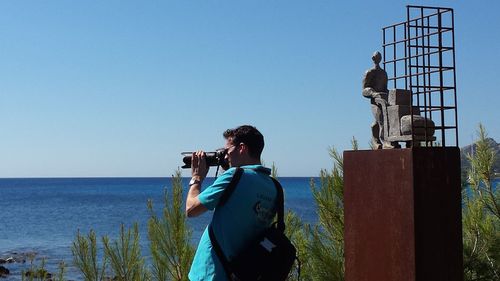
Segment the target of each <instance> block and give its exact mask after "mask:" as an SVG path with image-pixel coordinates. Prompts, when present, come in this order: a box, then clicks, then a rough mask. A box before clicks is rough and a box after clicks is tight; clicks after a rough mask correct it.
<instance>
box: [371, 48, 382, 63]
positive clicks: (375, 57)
mask: <svg viewBox="0 0 500 281" xmlns="http://www.w3.org/2000/svg"><path fill="white" fill-rule="evenodd" d="M372 60H373V63H375V64H376V65H378V64H379V63H380V61H381V60H382V55H381V54H380V52H379V51H376V52H375V53H373V56H372Z"/></svg>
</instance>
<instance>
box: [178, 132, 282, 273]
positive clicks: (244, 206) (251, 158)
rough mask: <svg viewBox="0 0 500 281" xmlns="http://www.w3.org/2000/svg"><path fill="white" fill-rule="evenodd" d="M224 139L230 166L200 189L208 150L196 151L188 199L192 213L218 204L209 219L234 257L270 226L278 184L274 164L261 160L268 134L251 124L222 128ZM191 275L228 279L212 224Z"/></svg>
mask: <svg viewBox="0 0 500 281" xmlns="http://www.w3.org/2000/svg"><path fill="white" fill-rule="evenodd" d="M223 136H224V138H225V139H226V143H225V146H224V147H225V152H226V156H225V159H226V160H227V161H228V163H229V166H230V167H231V168H230V169H228V170H227V171H226V172H224V173H223V174H222V175H221V176H219V177H218V178H217V179H216V180H215V182H214V183H213V184H212V185H211V186H209V187H207V188H206V189H205V190H203V192H201V190H200V189H201V184H202V182H203V180H204V179H205V177H206V175H207V172H208V167H207V165H206V161H205V153H204V152H203V151H197V152H195V153H193V155H192V165H191V174H192V179H191V182H190V186H189V192H188V195H187V199H186V214H187V216H188V217H193V216H198V215H200V214H203V213H204V212H206V211H207V210H214V209H215V212H214V214H213V217H212V221H211V225H212V227H213V231H214V234H215V237H216V239H217V241H218V243H219V244H220V246H221V248H222V251H223V253H224V254H225V256H226V257H227V259H228V260H231V259H232V257H234V256H235V255H236V254H237V253H238V252H239V251H240V250H242V249H243V248H244V247H245V245H246V244H247V243H249V242H250V241H252V240H253V239H254V238H256V237H257V236H258V235H259V234H261V233H262V232H263V231H264V230H265V229H266V228H268V227H269V226H270V225H271V223H272V220H273V218H274V215H275V213H276V202H275V201H276V196H277V195H276V188H275V186H274V183H273V181H272V180H271V178H270V174H271V170H270V169H269V168H265V167H263V166H262V165H261V161H260V155H261V153H262V150H263V149H264V137H263V136H262V134H261V133H260V132H259V131H258V130H257V129H256V128H255V127H253V126H248V125H244V126H240V127H237V128H235V129H229V130H227V131H226V132H224V134H223ZM236 167H241V168H243V174H242V175H241V178H240V180H239V182H238V185H237V187H236V189H235V190H234V192H233V193H232V195H231V197H229V200H228V201H227V202H226V203H225V204H224V205H223V206H221V207H219V208H217V204H218V203H219V199H220V197H221V196H222V194H223V193H224V191H225V189H226V187H227V186H228V185H229V183H230V181H231V179H232V177H233V175H234V173H235V171H236ZM189 279H190V280H191V281H199V280H216V281H219V280H221V281H226V280H228V278H227V276H226V273H225V272H224V268H223V267H222V264H221V263H220V261H219V259H218V257H217V255H216V253H215V252H214V250H213V249H212V244H211V243H210V237H209V235H208V227H207V228H206V229H205V231H204V233H203V235H202V237H201V239H200V243H199V245H198V249H197V250H196V254H195V256H194V260H193V264H192V265H191V270H190V272H189Z"/></svg>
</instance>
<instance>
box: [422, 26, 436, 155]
mask: <svg viewBox="0 0 500 281" xmlns="http://www.w3.org/2000/svg"><path fill="white" fill-rule="evenodd" d="M429 23H430V18H427V26H429ZM429 31H430V29H429V28H427V46H428V45H430V44H431V35H429ZM430 51H431V50H430V48H427V53H429V52H430ZM424 59H425V58H424ZM427 64H428V65H429V67H428V70H430V69H431V68H436V66H431V65H430V64H431V55H430V54H427ZM424 70H425V69H424ZM431 78H432V77H431V73H429V72H427V81H428V82H429V85H432V84H431ZM427 89H428V90H427V93H428V95H429V105H431V106H432V90H430V91H429V89H431V88H427ZM429 118H430V119H431V120H432V110H429ZM426 131H427V130H426ZM431 146H432V145H431Z"/></svg>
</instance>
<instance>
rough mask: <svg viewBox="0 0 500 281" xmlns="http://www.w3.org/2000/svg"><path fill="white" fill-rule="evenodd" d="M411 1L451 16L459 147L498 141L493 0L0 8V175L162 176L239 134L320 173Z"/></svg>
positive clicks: (365, 128)
mask: <svg viewBox="0 0 500 281" xmlns="http://www.w3.org/2000/svg"><path fill="white" fill-rule="evenodd" d="M406 4H416V5H435V6H444V7H452V8H454V9H455V28H456V31H455V32H456V47H457V51H456V59H457V80H458V82H457V84H458V105H459V126H460V130H459V133H460V137H459V142H460V145H465V144H468V143H470V142H471V139H472V136H473V134H474V133H475V130H476V128H477V124H478V123H479V122H482V123H483V124H484V125H485V126H486V128H487V130H488V131H489V134H490V136H492V137H494V138H495V139H496V140H497V141H498V140H499V139H500V126H499V121H498V120H499V119H500V113H499V109H498V108H499V106H500V103H499V98H498V95H500V93H498V88H499V86H498V85H497V84H496V82H498V81H499V72H498V71H499V68H500V32H499V31H498V27H499V26H500V17H499V16H498V11H500V1H497V0H491V1H412V2H404V1H289V0H286V1H285V0H283V1H278V0H276V1H255V0H252V1H225V0H224V1H222V0H221V1H0V130H1V133H0V177H76V176H170V175H171V174H173V172H174V171H175V170H176V169H177V167H178V166H180V164H181V155H180V152H182V151H189V150H193V149H205V150H213V149H215V148H218V147H221V146H222V145H223V141H224V140H223V138H222V135H221V134H222V132H223V131H224V130H225V129H226V128H231V127H235V126H237V125H241V124H253V125H255V126H256V127H257V128H259V129H260V130H261V131H262V133H263V134H264V136H265V138H266V147H265V150H264V153H263V159H264V161H265V162H266V163H267V164H271V163H272V162H275V163H276V165H277V167H278V170H279V174H280V175H281V176H316V175H318V174H319V171H320V169H322V168H326V169H330V168H331V167H332V161H331V159H330V158H329V156H328V147H330V146H335V147H337V148H338V149H339V150H343V149H347V148H349V147H350V139H351V138H352V137H353V136H354V137H356V138H357V139H358V140H359V142H360V145H361V147H364V148H367V147H368V141H369V138H370V128H369V126H370V123H371V122H372V116H371V113H370V107H369V101H368V100H366V99H364V98H363V97H362V96H361V80H362V76H363V73H364V71H365V70H366V69H367V68H369V67H371V59H370V58H371V54H372V53H373V51H375V50H380V48H381V47H380V45H381V28H382V27H383V26H387V25H390V24H392V23H396V22H399V21H402V20H404V18H405V15H406V14H405V13H406V10H405V5H406ZM212 173H213V171H212ZM185 175H188V173H185Z"/></svg>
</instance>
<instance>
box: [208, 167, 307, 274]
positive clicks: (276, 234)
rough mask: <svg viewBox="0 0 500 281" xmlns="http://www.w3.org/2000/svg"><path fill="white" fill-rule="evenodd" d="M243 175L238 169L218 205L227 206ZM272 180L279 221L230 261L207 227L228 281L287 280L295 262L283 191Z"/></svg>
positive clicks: (278, 184)
mask: <svg viewBox="0 0 500 281" xmlns="http://www.w3.org/2000/svg"><path fill="white" fill-rule="evenodd" d="M242 173H243V169H242V168H239V167H238V168H237V169H236V172H235V174H234V176H233V178H232V179H231V182H230V183H229V186H228V187H227V188H226V191H224V193H223V195H222V197H221V199H220V200H219V204H218V205H217V206H222V205H223V204H225V203H226V201H227V200H228V199H229V197H230V196H231V194H232V193H233V191H234V189H235V188H236V185H237V183H238V181H239V180H240V177H241V174H242ZM271 179H272V180H273V182H274V185H275V187H276V191H277V200H278V201H277V203H278V205H277V213H278V221H277V222H276V223H274V224H272V225H271V226H270V227H269V228H268V229H266V230H265V231H264V233H263V234H262V235H260V236H259V237H257V238H256V239H255V240H253V241H252V242H250V243H249V244H248V245H247V246H246V247H245V248H244V250H243V251H241V252H240V253H238V254H237V255H236V257H234V258H233V259H232V260H230V261H228V260H227V258H226V256H225V255H224V253H223V252H222V249H221V247H220V245H219V243H218V242H217V239H216V238H215V235H214V232H213V229H212V225H209V229H208V231H209V236H210V241H211V243H212V246H213V249H214V251H215V253H216V254H217V256H218V257H219V260H220V261H221V263H222V265H223V267H224V271H225V272H226V274H227V277H228V279H229V280H231V281H255V280H261V281H281V280H286V278H287V277H288V274H289V273H290V271H291V269H292V266H293V263H294V261H295V259H297V256H296V250H295V247H294V246H293V245H292V243H291V242H290V240H289V239H288V238H287V237H286V236H285V234H284V231H285V222H284V218H283V217H284V199H283V188H282V187H281V184H280V183H279V182H278V181H277V180H276V179H274V178H272V177H271ZM297 260H298V259H297ZM299 266H300V265H299ZM299 268H300V267H299ZM299 274H300V269H299Z"/></svg>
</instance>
